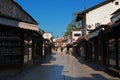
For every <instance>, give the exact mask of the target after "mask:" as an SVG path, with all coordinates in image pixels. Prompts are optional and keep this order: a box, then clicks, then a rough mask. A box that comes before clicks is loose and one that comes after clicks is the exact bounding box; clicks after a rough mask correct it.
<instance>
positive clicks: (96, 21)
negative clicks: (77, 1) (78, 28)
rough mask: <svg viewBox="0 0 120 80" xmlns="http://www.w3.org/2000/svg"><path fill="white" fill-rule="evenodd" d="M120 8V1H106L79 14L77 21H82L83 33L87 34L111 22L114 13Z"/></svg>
mask: <svg viewBox="0 0 120 80" xmlns="http://www.w3.org/2000/svg"><path fill="white" fill-rule="evenodd" d="M119 8H120V0H106V1H104V2H102V3H99V4H97V5H95V6H93V7H91V8H89V9H87V10H85V11H83V12H80V13H78V15H77V18H76V21H80V20H82V22H83V23H82V25H83V32H82V34H83V35H84V34H87V33H88V31H89V30H93V29H95V28H96V27H98V26H100V25H101V24H107V23H109V22H110V18H111V16H112V13H113V12H115V11H116V10H117V9H119Z"/></svg>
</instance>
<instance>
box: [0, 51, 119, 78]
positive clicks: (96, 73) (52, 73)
mask: <svg viewBox="0 0 120 80" xmlns="http://www.w3.org/2000/svg"><path fill="white" fill-rule="evenodd" d="M0 80H1V79H0ZM8 80H9V79H8ZM10 80H120V79H119V78H117V77H112V76H110V75H108V74H107V73H105V72H103V71H102V70H101V68H99V67H96V66H95V65H91V64H89V63H87V62H85V61H82V60H78V59H76V58H75V57H73V56H71V55H67V54H64V53H58V52H55V51H54V52H53V54H52V55H47V56H46V58H45V59H44V60H43V62H42V63H41V64H38V65H36V66H34V67H32V68H30V69H29V71H27V72H25V73H24V74H22V75H21V76H17V77H16V79H10Z"/></svg>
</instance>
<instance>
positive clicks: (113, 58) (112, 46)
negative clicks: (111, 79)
mask: <svg viewBox="0 0 120 80" xmlns="http://www.w3.org/2000/svg"><path fill="white" fill-rule="evenodd" d="M115 46H116V45H115V39H111V40H109V65H110V66H113V67H114V66H116V48H115Z"/></svg>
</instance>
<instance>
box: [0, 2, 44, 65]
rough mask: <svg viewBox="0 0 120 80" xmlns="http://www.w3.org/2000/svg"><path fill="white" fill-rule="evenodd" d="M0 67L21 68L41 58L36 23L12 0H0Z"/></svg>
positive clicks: (39, 33)
mask: <svg viewBox="0 0 120 80" xmlns="http://www.w3.org/2000/svg"><path fill="white" fill-rule="evenodd" d="M0 7H1V8H0V66H23V65H25V64H28V63H30V62H32V61H33V62H36V60H38V59H39V58H41V57H42V56H43V54H42V49H43V47H42V46H43V38H42V33H41V32H40V30H39V28H38V23H37V22H36V21H35V20H34V19H33V18H32V17H31V16H30V15H29V14H28V13H27V12H26V11H25V10H23V9H22V7H21V6H19V4H17V3H16V2H15V1H14V0H0Z"/></svg>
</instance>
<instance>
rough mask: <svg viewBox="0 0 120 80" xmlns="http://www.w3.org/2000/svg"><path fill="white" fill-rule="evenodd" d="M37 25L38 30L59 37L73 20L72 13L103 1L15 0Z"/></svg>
mask: <svg viewBox="0 0 120 80" xmlns="http://www.w3.org/2000/svg"><path fill="white" fill-rule="evenodd" d="M15 1H16V2H17V3H18V4H20V5H21V6H22V8H23V9H24V10H26V11H27V12H28V13H29V14H30V15H31V16H32V17H33V18H34V19H35V20H36V21H37V22H38V23H39V28H40V29H42V30H44V31H45V32H50V33H51V34H52V35H53V36H54V37H60V36H61V35H62V34H63V33H64V32H65V31H66V27H67V26H68V24H69V23H70V22H71V21H72V19H73V13H75V12H80V11H83V10H84V6H86V8H89V7H91V6H94V5H96V4H98V3H100V2H103V1H104V0H15Z"/></svg>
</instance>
